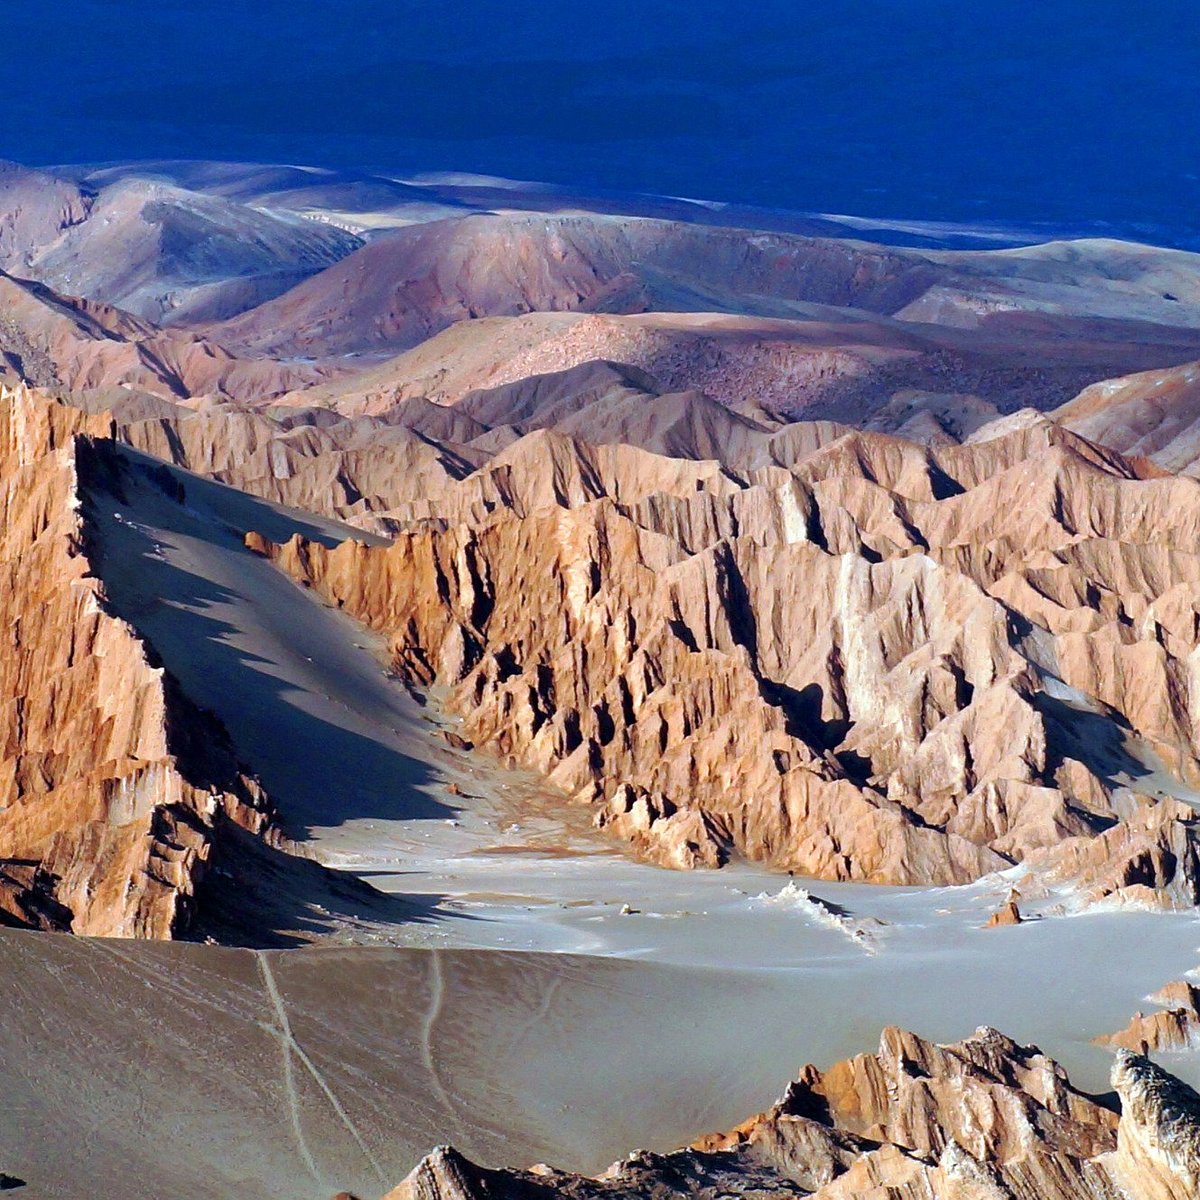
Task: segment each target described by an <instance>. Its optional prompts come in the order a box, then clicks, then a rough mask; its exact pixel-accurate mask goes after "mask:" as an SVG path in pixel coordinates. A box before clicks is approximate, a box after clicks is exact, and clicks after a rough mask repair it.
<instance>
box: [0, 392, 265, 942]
mask: <svg viewBox="0 0 1200 1200" xmlns="http://www.w3.org/2000/svg"><path fill="white" fill-rule="evenodd" d="M111 432H112V422H111V419H110V418H108V417H104V416H99V417H95V416H87V415H85V414H83V413H81V412H79V411H78V410H76V409H72V408H69V407H66V406H65V405H60V404H55V403H52V402H46V401H44V400H42V399H40V398H38V397H35V396H34V395H32V394H31V393H30V392H28V391H27V390H26V389H16V390H8V389H4V390H2V391H0V456H2V458H3V480H4V484H3V492H2V493H0V517H2V520H0V525H2V527H3V535H2V538H0V570H2V571H3V575H4V586H3V587H2V588H0V607H2V609H3V613H2V614H0V625H2V626H3V628H4V629H5V630H6V634H5V636H6V639H7V646H6V650H5V653H4V654H3V655H0V712H2V714H3V717H2V721H0V730H2V743H0V746H2V749H0V920H4V921H5V922H7V923H14V924H18V925H25V926H34V927H38V928H54V929H69V930H71V931H73V932H75V933H84V934H95V935H108V936H123V937H151V938H167V937H172V936H175V935H177V934H178V933H180V932H182V931H183V930H184V929H185V928H186V926H187V924H188V921H189V919H190V917H191V916H192V914H193V911H194V906H195V899H196V891H197V887H198V886H199V884H200V881H201V879H202V878H203V874H204V871H205V868H206V866H207V865H209V864H210V862H211V860H212V858H213V856H214V854H215V853H217V852H218V851H217V846H218V844H219V843H220V842H221V839H222V836H223V830H225V829H226V828H229V827H239V828H241V829H243V830H246V831H249V832H250V833H253V834H256V835H265V834H267V833H268V832H269V828H270V822H271V818H272V806H271V803H270V801H269V800H268V798H267V797H266V796H265V795H264V794H263V792H262V790H261V789H260V788H259V786H258V785H257V783H256V782H255V781H254V780H253V779H252V778H249V777H247V776H246V775H245V774H244V773H243V772H242V770H241V769H240V767H239V766H238V764H237V761H236V759H235V757H234V755H233V753H232V750H231V749H230V746H229V744H228V741H227V739H226V738H225V737H224V734H223V731H222V729H221V728H220V726H219V725H217V723H216V722H215V721H214V720H213V719H211V718H209V717H206V716H205V715H204V714H202V713H200V712H199V711H197V710H196V709H195V708H194V707H193V706H192V705H191V704H190V703H189V702H188V701H187V699H186V698H185V697H184V696H183V695H182V694H181V693H180V692H179V690H178V688H177V687H176V686H175V684H174V682H173V680H172V679H171V678H170V677H169V676H168V675H167V674H166V673H165V672H164V671H163V669H162V668H161V667H160V666H158V665H156V663H155V662H154V658H153V651H152V650H151V649H150V648H149V647H148V646H147V645H145V644H144V643H143V642H142V641H141V639H139V638H138V637H137V635H136V634H135V633H134V631H133V630H132V629H131V628H130V627H129V626H128V625H127V624H125V623H124V622H123V621H121V620H119V619H117V618H116V617H114V616H113V615H112V614H111V613H110V611H109V610H108V608H107V605H106V601H105V592H104V585H103V583H102V582H101V580H100V579H99V578H98V577H97V575H96V573H95V571H94V564H93V562H92V561H91V559H90V558H89V546H88V518H87V488H88V481H89V479H90V478H93V477H94V476H95V475H96V474H97V473H98V472H104V471H105V470H106V469H108V468H107V466H106V461H105V456H104V452H103V447H104V445H105V444H106V439H108V438H110V437H111Z"/></svg>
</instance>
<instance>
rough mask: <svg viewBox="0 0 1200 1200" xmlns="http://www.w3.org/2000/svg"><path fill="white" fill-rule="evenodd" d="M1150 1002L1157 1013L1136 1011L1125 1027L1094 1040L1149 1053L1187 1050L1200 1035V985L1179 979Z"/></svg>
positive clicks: (1160, 991) (1159, 990)
mask: <svg viewBox="0 0 1200 1200" xmlns="http://www.w3.org/2000/svg"><path fill="white" fill-rule="evenodd" d="M1149 999H1150V1002H1151V1003H1152V1004H1155V1005H1157V1006H1158V1010H1157V1011H1156V1012H1150V1013H1143V1012H1136V1013H1134V1014H1133V1017H1132V1018H1131V1019H1130V1022H1129V1024H1128V1025H1126V1026H1125V1028H1124V1029H1121V1030H1118V1031H1117V1032H1116V1033H1108V1034H1104V1035H1102V1036H1101V1037H1098V1038H1095V1039H1093V1040H1094V1041H1095V1042H1096V1044H1097V1045H1100V1046H1113V1047H1119V1048H1122V1049H1125V1050H1133V1051H1136V1052H1137V1053H1140V1054H1148V1053H1149V1052H1150V1051H1151V1050H1184V1049H1186V1048H1187V1047H1189V1046H1193V1045H1195V1044H1196V1041H1197V1039H1198V1037H1200V988H1198V987H1196V986H1195V985H1194V984H1191V983H1189V982H1188V981H1187V980H1186V979H1177V980H1175V981H1174V982H1173V983H1168V984H1166V985H1165V986H1163V987H1161V988H1159V989H1158V991H1157V992H1155V993H1154V995H1153V996H1151V997H1149Z"/></svg>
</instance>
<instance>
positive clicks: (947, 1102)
mask: <svg viewBox="0 0 1200 1200" xmlns="http://www.w3.org/2000/svg"><path fill="white" fill-rule="evenodd" d="M1113 1085H1114V1087H1115V1089H1116V1091H1117V1095H1118V1097H1119V1100H1120V1114H1119V1117H1118V1114H1117V1113H1115V1112H1113V1111H1112V1110H1110V1109H1109V1108H1107V1107H1106V1106H1105V1105H1104V1104H1102V1103H1101V1102H1099V1101H1097V1100H1095V1099H1093V1098H1092V1097H1089V1096H1087V1095H1085V1094H1083V1093H1081V1092H1078V1091H1076V1090H1075V1089H1074V1088H1073V1087H1072V1086H1071V1084H1070V1081H1069V1080H1068V1079H1067V1077H1066V1074H1065V1072H1064V1071H1063V1070H1062V1068H1061V1067H1060V1066H1058V1064H1057V1063H1055V1062H1054V1061H1053V1060H1051V1059H1049V1058H1047V1057H1046V1056H1045V1055H1043V1054H1041V1053H1040V1052H1039V1051H1037V1050H1036V1049H1035V1048H1032V1047H1023V1046H1019V1045H1017V1044H1016V1043H1015V1042H1013V1041H1012V1040H1010V1039H1009V1038H1006V1037H1005V1036H1004V1035H1003V1034H1000V1033H997V1032H996V1031H995V1030H992V1029H980V1030H978V1031H977V1032H976V1033H975V1034H974V1035H973V1036H972V1037H970V1038H967V1039H966V1040H965V1041H963V1042H960V1043H958V1044H956V1045H950V1046H936V1045H934V1044H932V1043H930V1042H927V1041H925V1040H923V1039H921V1038H919V1037H916V1036H914V1035H913V1034H910V1033H905V1032H903V1031H902V1030H899V1029H887V1030H885V1031H884V1033H883V1036H882V1038H881V1041H880V1047H879V1052H878V1054H875V1055H862V1056H860V1057H858V1058H854V1059H851V1060H849V1061H847V1062H842V1063H838V1064H837V1065H836V1066H834V1067H832V1068H831V1069H830V1070H828V1071H825V1072H821V1071H818V1070H817V1069H816V1068H814V1067H806V1068H805V1069H804V1071H803V1072H802V1073H801V1074H800V1077H799V1078H798V1079H797V1080H796V1082H795V1083H793V1084H792V1085H791V1086H790V1088H789V1089H788V1092H787V1094H786V1095H785V1096H784V1097H783V1099H782V1100H780V1102H779V1103H778V1104H777V1105H776V1106H775V1107H774V1108H773V1109H771V1110H770V1111H769V1112H766V1113H762V1114H761V1115H759V1116H757V1117H754V1118H753V1119H751V1120H750V1121H747V1122H746V1123H745V1124H744V1125H742V1126H739V1127H738V1128H737V1129H735V1130H733V1131H732V1132H731V1133H728V1134H718V1135H713V1136H711V1137H707V1138H704V1139H702V1140H701V1141H699V1142H697V1143H695V1144H694V1145H693V1146H691V1147H689V1148H688V1149H686V1150H680V1151H677V1152H675V1153H673V1154H666V1155H658V1154H649V1153H646V1152H637V1153H635V1154H633V1155H631V1156H630V1157H629V1158H627V1159H624V1160H622V1161H621V1162H618V1163H615V1164H614V1165H613V1166H612V1167H610V1168H609V1170H608V1171H606V1172H605V1173H604V1174H603V1175H601V1176H599V1177H598V1178H586V1177H583V1176H579V1175H568V1174H565V1173H563V1172H559V1171H555V1170H553V1169H551V1168H549V1167H535V1168H533V1169H532V1170H529V1171H511V1170H487V1169H484V1168H482V1167H479V1166H476V1165H475V1164H474V1163H471V1162H470V1161H468V1160H467V1159H465V1158H464V1157H463V1156H462V1155H460V1154H458V1153H457V1152H456V1151H454V1150H453V1149H451V1148H449V1147H440V1148H439V1149H437V1150H435V1151H434V1152H433V1153H432V1154H431V1155H429V1156H428V1157H427V1158H425V1159H424V1160H423V1161H422V1162H421V1163H420V1164H418V1166H417V1167H416V1168H415V1169H414V1170H413V1172H412V1174H411V1175H409V1177H408V1178H407V1179H406V1180H405V1181H404V1182H403V1183H401V1184H400V1186H399V1187H397V1188H396V1189H395V1190H393V1191H392V1192H390V1193H388V1196H387V1198H386V1200H482V1198H484V1197H487V1198H489V1200H552V1198H553V1197H572V1198H575V1200H600V1198H602V1197H627V1198H631V1200H632V1198H635V1197H646V1198H650V1197H662V1196H678V1195H687V1196H700V1197H714V1198H715V1197H718V1196H725V1197H747V1198H750V1197H762V1196H812V1197H816V1198H818V1200H851V1198H856V1200H866V1198H868V1197H869V1198H872V1200H875V1198H878V1200H1183V1198H1184V1197H1185V1196H1186V1197H1190V1196H1194V1195H1195V1194H1196V1191H1195V1189H1196V1187H1197V1184H1198V1182H1200V1175H1198V1174H1197V1172H1198V1171H1200V1096H1197V1095H1196V1094H1195V1093H1194V1092H1193V1091H1191V1089H1190V1088H1188V1087H1186V1086H1185V1085H1183V1084H1181V1083H1180V1082H1179V1081H1178V1080H1176V1079H1174V1078H1172V1077H1171V1076H1170V1075H1168V1074H1166V1072H1164V1071H1162V1070H1161V1069H1160V1068H1158V1067H1156V1066H1155V1065H1154V1064H1153V1063H1151V1062H1150V1061H1149V1060H1147V1059H1145V1058H1142V1057H1138V1056H1136V1055H1131V1054H1127V1053H1124V1052H1122V1053H1121V1055H1120V1056H1119V1057H1118V1060H1117V1062H1116V1064H1115V1066H1114V1070H1113Z"/></svg>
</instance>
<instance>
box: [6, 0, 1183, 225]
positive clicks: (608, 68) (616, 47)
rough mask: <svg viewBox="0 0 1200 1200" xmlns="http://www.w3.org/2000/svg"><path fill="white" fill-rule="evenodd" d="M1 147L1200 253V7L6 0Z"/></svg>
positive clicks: (42, 155) (1027, 0)
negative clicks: (1028, 229) (446, 175)
mask: <svg viewBox="0 0 1200 1200" xmlns="http://www.w3.org/2000/svg"><path fill="white" fill-rule="evenodd" d="M0 21H2V23H3V24H2V26H0V27H2V28H3V30H4V45H5V50H6V53H5V55H4V71H3V86H0V155H2V156H7V157H10V158H14V159H17V160H20V161H24V162H31V163H53V162H71V161H98V160H107V159H117V158H144V157H164V156H165V157H221V158H239V159H260V160H271V161H291V162H305V163H314V164H323V165H330V166H339V167H364V168H370V169H375V170H385V171H387V170H394V171H399V172H405V171H418V170H441V169H458V170H469V171H481V172H488V173H493V174H499V175H508V176H515V177H517V178H528V179H540V180H547V181H550V182H558V183H573V184H579V185H583V186H588V187H603V188H613V189H621V190H641V191H652V192H663V193H671V194H680V195H689V196H697V197H705V198H713V199H728V200H737V201H743V202H747V203H754V204H761V205H770V206H781V207H789V208H797V209H806V210H818V211H833V212H848V213H857V214H862V215H870V216H886V217H921V218H927V219H942V220H952V221H970V220H978V219H989V220H1010V221H1015V222H1022V223H1033V222H1046V223H1051V224H1055V223H1061V224H1066V225H1070V226H1072V227H1076V228H1081V227H1082V228H1092V229H1095V230H1097V231H1099V232H1111V233H1113V234H1117V235H1122V236H1135V237H1137V236H1141V237H1144V238H1146V239H1148V240H1156V241H1167V242H1175V243H1178V244H1185V245H1191V246H1200V0H1142V2H1141V3H1128V2H1125V3H1113V2H1110V0H1045V2H1043V3H1039V2H1038V0H1012V2H1008V3H996V2H992V3H986V4H985V3H975V2H971V0H960V2H959V3H948V2H946V0H854V2H851V0H835V2H832V3H821V4H812V3H807V2H805V0H791V2H789V3H783V2H781V0H759V2H758V3H732V2H730V0H691V2H690V3H681V2H679V0H639V2H634V0H558V2H557V3H533V2H530V0H508V2H507V3H505V2H504V0H494V2H481V0H441V2H437V3H435V2H433V0H392V2H386V3H385V2H383V0H4V3H3V4H2V5H0Z"/></svg>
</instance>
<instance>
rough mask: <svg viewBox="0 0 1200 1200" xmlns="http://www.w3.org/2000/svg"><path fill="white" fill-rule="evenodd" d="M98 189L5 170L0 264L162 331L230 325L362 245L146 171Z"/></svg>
mask: <svg viewBox="0 0 1200 1200" xmlns="http://www.w3.org/2000/svg"><path fill="white" fill-rule="evenodd" d="M97 182H98V186H97ZM97 182H93V181H92V180H90V179H84V180H80V181H79V182H76V181H75V180H74V179H73V178H71V176H70V175H68V174H57V173H56V174H49V173H46V172H41V171H33V170H28V169H26V168H24V167H19V166H17V165H16V164H6V165H4V167H3V169H2V170H0V209H2V210H3V211H4V212H5V217H4V219H3V227H2V232H0V267H3V269H4V270H6V271H9V272H11V273H12V274H14V275H16V276H17V277H19V278H21V279H30V280H37V281H39V282H41V283H45V284H47V285H49V286H50V287H52V288H54V289H55V290H57V291H59V292H62V293H65V294H67V295H71V296H78V297H82V298H84V299H87V300H91V301H95V302H100V303H105V304H111V305H114V306H116V307H119V308H122V309H124V310H125V311H127V312H129V313H132V314H135V315H137V316H139V317H143V318H146V319H149V320H152V321H156V322H167V323H169V322H172V321H181V320H197V319H209V320H216V319H220V318H223V317H228V316H232V315H233V314H235V313H238V312H241V311H243V310H244V309H247V308H251V307H253V306H254V305H256V304H260V303H262V302H263V301H264V300H269V299H271V298H273V297H275V296H277V295H279V294H280V293H281V292H284V291H287V289H288V288H290V287H293V286H294V285H295V284H297V283H300V282H301V281H302V280H304V279H305V278H307V277H308V276H309V275H313V274H315V273H316V272H318V271H320V270H322V269H324V268H325V267H328V266H330V265H331V264H333V263H335V262H337V260H338V259H339V258H343V257H344V256H345V255H347V254H350V253H351V252H352V251H354V250H355V249H357V248H358V247H359V246H361V245H362V239H361V238H359V237H357V236H355V235H353V234H351V233H349V232H347V231H345V230H341V229H337V228H335V227H334V226H332V225H329V224H327V223H324V222H319V221H308V220H304V219H303V218H302V217H301V216H299V215H298V214H293V213H288V212H279V211H272V210H269V209H266V208H263V207H261V206H251V205H247V204H242V203H239V202H238V201H236V200H234V199H232V198H229V197H225V196H219V195H212V194H206V193H204V192H197V191H191V190H189V189H187V188H185V187H180V186H173V185H172V184H171V183H169V182H168V181H167V180H166V179H165V178H162V177H161V176H160V177H156V176H155V174H154V173H153V172H152V171H147V172H144V173H137V172H134V173H131V174H129V175H126V176H124V177H122V178H120V179H117V180H111V181H108V180H100V181H97Z"/></svg>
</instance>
